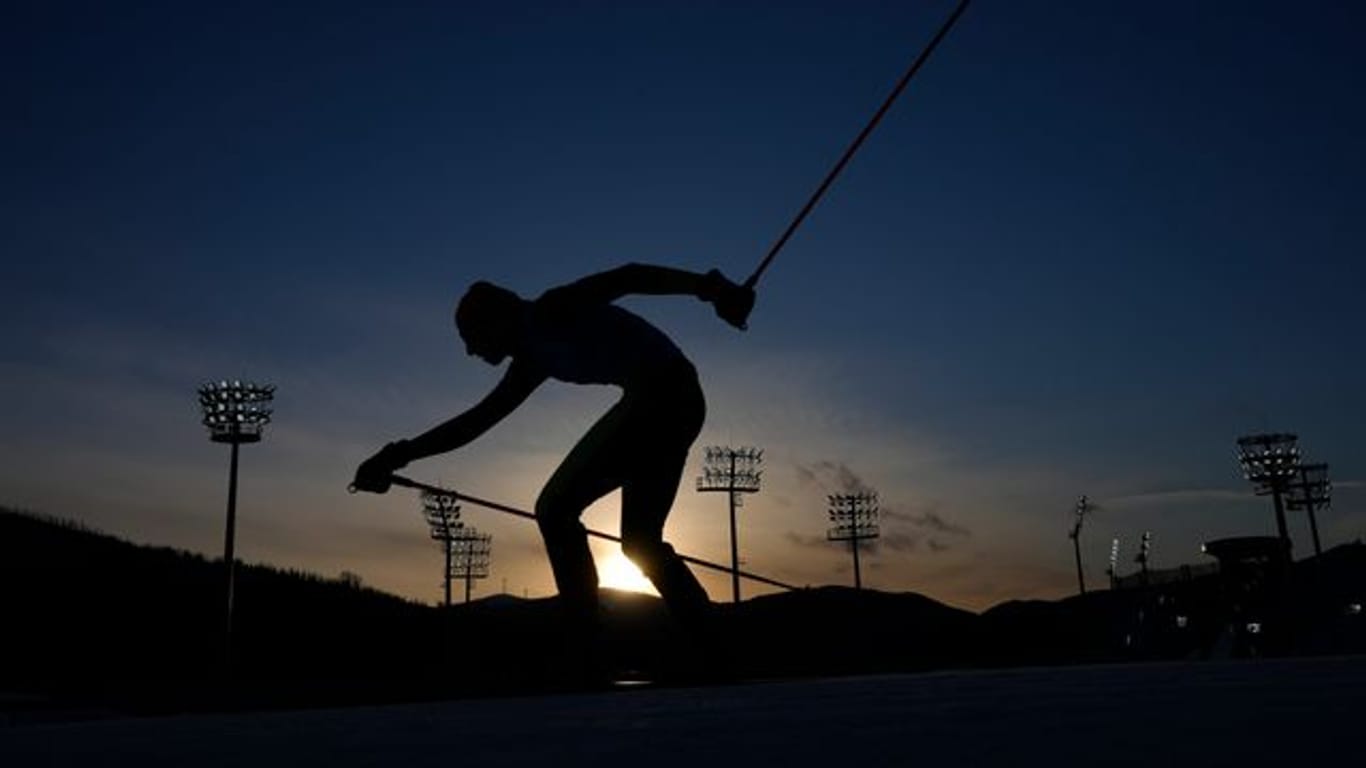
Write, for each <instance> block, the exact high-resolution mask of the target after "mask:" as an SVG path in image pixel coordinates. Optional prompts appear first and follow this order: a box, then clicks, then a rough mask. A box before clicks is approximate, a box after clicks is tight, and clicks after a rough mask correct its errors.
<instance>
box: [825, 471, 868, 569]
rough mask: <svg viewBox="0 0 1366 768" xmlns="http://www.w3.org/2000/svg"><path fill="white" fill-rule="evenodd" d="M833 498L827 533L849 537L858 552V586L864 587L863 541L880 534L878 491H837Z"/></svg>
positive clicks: (829, 536) (842, 538)
mask: <svg viewBox="0 0 1366 768" xmlns="http://www.w3.org/2000/svg"><path fill="white" fill-rule="evenodd" d="M828 498H829V501H830V522H831V523H833V525H832V526H831V527H830V530H829V531H828V532H827V533H826V538H827V539H829V540H830V541H847V542H849V545H850V549H852V550H853V552H854V589H863V579H862V577H861V576H860V575H859V560H858V547H859V542H860V541H864V540H867V539H876V538H877V537H878V535H879V531H878V524H877V516H878V505H877V494H876V493H873V492H872V491H865V492H863V493H837V494H834V495H832V496H830V497H828Z"/></svg>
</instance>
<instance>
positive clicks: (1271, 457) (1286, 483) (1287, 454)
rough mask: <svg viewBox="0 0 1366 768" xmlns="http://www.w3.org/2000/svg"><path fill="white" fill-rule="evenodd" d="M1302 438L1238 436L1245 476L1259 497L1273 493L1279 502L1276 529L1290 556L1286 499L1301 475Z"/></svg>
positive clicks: (1239, 458) (1265, 435)
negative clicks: (1290, 488) (1291, 487)
mask: <svg viewBox="0 0 1366 768" xmlns="http://www.w3.org/2000/svg"><path fill="white" fill-rule="evenodd" d="M1298 440H1299V438H1298V437H1297V436H1295V435H1293V434H1289V433H1272V434H1261V435H1245V436H1243V437H1240V438H1238V462H1239V463H1240V464H1242V466H1243V477H1245V478H1247V479H1248V480H1249V481H1250V482H1252V483H1253V484H1254V485H1255V486H1256V493H1257V495H1258V496H1268V495H1269V496H1271V499H1272V501H1273V502H1274V503H1275V505H1276V531H1277V534H1278V535H1279V536H1280V538H1281V542H1282V543H1283V544H1284V545H1285V552H1286V556H1287V557H1288V556H1289V555H1290V533H1289V531H1287V530H1286V527H1285V504H1284V501H1283V498H1284V496H1285V493H1286V491H1287V490H1288V489H1289V487H1290V483H1291V482H1292V481H1293V480H1294V478H1295V476H1296V475H1297V474H1299V466H1300V449H1299V446H1298V445H1297V442H1298Z"/></svg>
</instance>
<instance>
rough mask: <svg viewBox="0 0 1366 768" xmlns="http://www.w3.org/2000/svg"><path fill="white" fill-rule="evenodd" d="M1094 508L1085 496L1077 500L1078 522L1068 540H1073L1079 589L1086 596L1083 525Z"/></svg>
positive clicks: (1074, 524)
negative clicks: (1082, 544) (1082, 547)
mask: <svg viewBox="0 0 1366 768" xmlns="http://www.w3.org/2000/svg"><path fill="white" fill-rule="evenodd" d="M1092 509H1094V507H1093V506H1092V505H1091V503H1090V502H1089V501H1087V499H1086V496H1085V494H1083V495H1082V497H1081V498H1080V499H1077V507H1076V516H1077V517H1076V522H1074V523H1073V524H1072V530H1070V531H1068V532H1067V538H1069V539H1071V540H1072V553H1073V554H1074V555H1075V556H1076V559H1077V589H1079V590H1080V593H1081V594H1083V595H1084V594H1086V576H1085V575H1084V573H1083V571H1082V568H1081V524H1082V523H1083V522H1084V521H1085V520H1086V514H1087V513H1088V512H1090V511H1091V510H1092Z"/></svg>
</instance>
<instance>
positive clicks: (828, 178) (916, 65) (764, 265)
mask: <svg viewBox="0 0 1366 768" xmlns="http://www.w3.org/2000/svg"><path fill="white" fill-rule="evenodd" d="M969 2H971V0H962V1H961V2H960V3H958V7H956V8H954V9H953V13H952V14H951V15H950V16H949V18H948V20H947V21H945V22H944V24H943V26H941V27H940V28H939V32H938V33H937V34H935V36H934V37H933V38H932V39H931V40H930V42H929V44H928V45H926V46H925V48H924V50H922V51H921V52H920V55H919V56H917V57H916V58H915V61H913V62H911V66H910V68H909V69H907V70H906V73H905V74H904V75H902V76H901V79H900V80H899V81H897V84H896V87H895V88H893V89H892V92H891V94H890V95H889V96H887V99H886V101H883V102H882V106H881V107H878V110H877V112H876V113H875V114H874V115H873V119H871V120H869V121H868V124H867V125H865V126H863V130H862V131H860V132H859V135H858V136H857V137H855V138H854V141H853V143H851V144H850V145H849V148H848V149H846V150H844V155H842V156H841V157H840V159H839V162H837V163H835V167H834V168H831V169H830V172H829V173H827V174H826V175H825V180H824V181H822V182H821V184H820V186H819V187H816V191H815V193H814V194H812V195H811V198H810V199H809V200H807V201H806V205H803V206H802V209H801V210H800V211H798V212H797V216H796V217H795V218H793V219H792V223H791V224H788V225H787V229H786V230H784V231H783V234H782V235H780V236H779V237H778V240H777V241H776V242H774V243H773V246H772V247H771V248H769V249H768V255H766V256H764V260H763V261H761V262H759V266H758V267H757V268H756V269H755V270H754V274H752V275H750V276H749V279H748V280H746V281H745V287H746V288H753V287H754V286H755V285H757V284H758V282H759V277H760V276H762V275H763V274H764V270H766V269H768V265H769V263H770V262H772V261H773V257H774V256H777V255H778V251H781V250H782V249H783V246H784V245H786V244H787V241H788V238H790V237H792V233H793V232H796V231H797V227H799V226H801V224H802V221H803V220H805V219H806V215H807V214H808V213H811V209H812V208H815V207H816V203H817V202H819V201H820V199H821V197H822V196H824V195H825V190H827V189H829V188H830V185H831V184H832V183H834V181H835V177H836V176H839V175H840V171H843V170H844V166H846V165H848V164H849V161H850V160H851V159H853V157H854V153H855V152H858V149H859V147H860V146H862V145H863V140H864V139H866V138H868V134H870V133H872V132H873V129H874V128H876V127H877V124H878V123H879V122H881V121H882V116H883V115H885V114H887V110H888V109H890V108H891V106H892V103H893V102H895V101H896V99H897V97H898V96H900V95H901V92H902V91H903V90H905V89H906V84H907V83H909V82H910V81H911V78H913V77H915V73H916V72H918V71H920V67H921V65H923V64H924V63H925V62H926V60H928V59H929V58H930V54H931V53H933V52H934V49H935V48H936V47H938V45H939V41H941V40H943V39H944V37H945V35H947V34H948V33H949V29H950V28H952V27H953V25H954V22H956V21H958V17H959V16H962V15H963V11H965V10H967V7H968V3H969Z"/></svg>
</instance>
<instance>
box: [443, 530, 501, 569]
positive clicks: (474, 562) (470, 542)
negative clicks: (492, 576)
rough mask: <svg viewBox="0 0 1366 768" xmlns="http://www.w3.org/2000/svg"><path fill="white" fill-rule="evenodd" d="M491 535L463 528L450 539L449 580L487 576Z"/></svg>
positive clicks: (491, 546)
mask: <svg viewBox="0 0 1366 768" xmlns="http://www.w3.org/2000/svg"><path fill="white" fill-rule="evenodd" d="M492 552H493V535H492V534H488V533H480V532H479V531H477V530H475V529H474V528H472V527H468V526H465V527H463V528H462V529H461V531H460V532H459V533H457V534H456V535H455V537H454V538H452V539H451V578H452V579H483V578H487V577H488V575H489V561H490V559H491V555H492Z"/></svg>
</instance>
